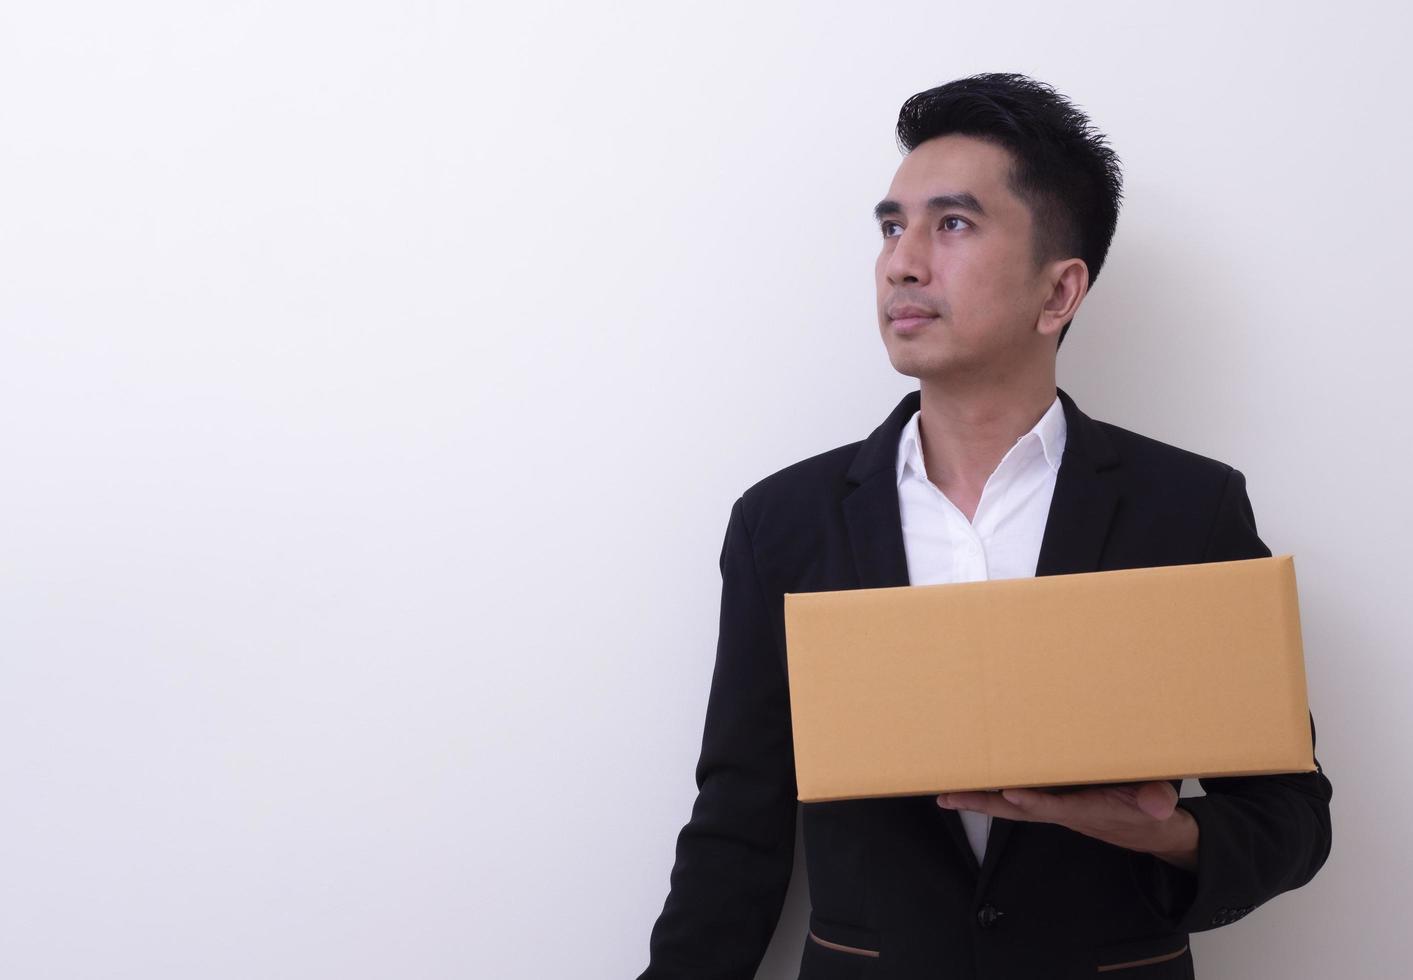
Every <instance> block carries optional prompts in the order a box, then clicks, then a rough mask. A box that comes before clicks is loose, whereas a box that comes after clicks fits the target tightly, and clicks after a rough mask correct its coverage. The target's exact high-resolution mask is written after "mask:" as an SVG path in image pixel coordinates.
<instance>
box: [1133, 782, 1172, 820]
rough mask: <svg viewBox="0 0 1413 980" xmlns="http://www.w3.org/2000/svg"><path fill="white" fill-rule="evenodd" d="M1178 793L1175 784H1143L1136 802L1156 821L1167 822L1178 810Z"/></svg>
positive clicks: (1139, 788)
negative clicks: (1174, 787)
mask: <svg viewBox="0 0 1413 980" xmlns="http://www.w3.org/2000/svg"><path fill="white" fill-rule="evenodd" d="M1177 801H1178V793H1177V790H1175V789H1173V784H1172V783H1169V782H1166V781H1162V782H1152V783H1143V784H1142V785H1141V786H1139V787H1138V792H1137V795H1136V798H1135V802H1136V803H1137V804H1138V808H1139V809H1140V810H1142V811H1143V812H1144V813H1146V814H1148V815H1149V816H1150V817H1152V818H1153V819H1154V820H1166V819H1168V818H1169V817H1171V816H1172V815H1173V811H1174V810H1175V809H1177Z"/></svg>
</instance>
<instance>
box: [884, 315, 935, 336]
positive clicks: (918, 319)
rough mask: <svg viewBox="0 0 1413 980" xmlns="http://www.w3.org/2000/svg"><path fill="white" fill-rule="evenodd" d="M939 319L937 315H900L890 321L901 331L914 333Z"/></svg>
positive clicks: (894, 327) (895, 328)
mask: <svg viewBox="0 0 1413 980" xmlns="http://www.w3.org/2000/svg"><path fill="white" fill-rule="evenodd" d="M935 319H937V317H935V316H900V317H897V318H895V319H893V320H891V321H890V322H891V323H892V324H893V329H894V330H896V331H898V332H899V333H912V332H914V331H916V330H920V329H921V328H922V327H924V326H926V325H927V324H929V323H931V322H932V321H933V320H935Z"/></svg>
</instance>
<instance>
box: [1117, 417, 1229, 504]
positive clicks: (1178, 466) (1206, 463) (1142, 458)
mask: <svg viewBox="0 0 1413 980" xmlns="http://www.w3.org/2000/svg"><path fill="white" fill-rule="evenodd" d="M1095 424H1096V425H1098V426H1099V427H1100V428H1101V429H1103V430H1104V434H1105V435H1106V436H1107V437H1108V438H1109V441H1110V442H1111V443H1113V446H1114V449H1115V450H1116V451H1117V452H1118V454H1119V459H1120V461H1121V463H1122V465H1124V466H1126V467H1132V468H1133V470H1134V471H1135V472H1140V473H1142V472H1147V471H1151V472H1154V473H1157V474H1160V475H1162V476H1164V477H1165V478H1168V479H1176V480H1178V481H1180V482H1184V483H1195V484H1199V485H1211V484H1215V485H1216V486H1217V487H1218V488H1221V487H1224V486H1225V485H1226V481H1227V478H1228V476H1229V475H1230V473H1231V471H1232V469H1233V467H1232V465H1231V464H1230V463H1226V462H1223V461H1222V460H1220V459H1214V458H1212V457H1211V456H1204V455H1202V454H1201V453H1197V452H1193V451H1192V450H1190V449H1184V448H1182V447H1181V446H1174V445H1172V444H1171V443H1167V442H1161V441H1159V440H1157V439H1154V438H1153V437H1152V436H1145V435H1143V434H1142V433H1139V432H1134V431H1132V430H1131V429H1125V428H1122V427H1121V426H1117V425H1114V424H1112V423H1110V422H1097V421H1096V422H1095Z"/></svg>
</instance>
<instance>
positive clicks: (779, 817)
mask: <svg viewBox="0 0 1413 980" xmlns="http://www.w3.org/2000/svg"><path fill="white" fill-rule="evenodd" d="M720 565H721V577H722V586H721V620H720V628H719V632H718V636H717V647H716V666H715V668H714V670H713V673H712V679H711V692H710V694H709V696H708V699H707V709H706V722H705V726H704V729H703V734H702V748H701V755H700V757H699V760H698V762H697V767H696V783H697V798H696V802H695V804H694V805H693V807H692V815H691V818H690V820H689V821H688V822H687V824H686V825H685V826H684V827H683V828H682V830H681V832H680V833H679V834H678V837H677V854H676V863H675V864H674V866H673V868H672V875H671V882H670V890H669V893H668V896H667V900H666V902H665V903H664V905H663V909H662V913H661V914H660V915H659V916H658V919H657V922H656V923H655V924H654V926H653V929H652V934H651V937H650V939H649V963H648V967H647V969H646V971H644V972H643V973H642V974H641V975H640V977H639V980H667V978H685V977H692V978H694V980H695V978H714V980H715V978H721V980H727V978H730V980H752V978H753V977H754V976H755V973H756V969H757V967H758V966H759V965H760V961H761V959H762V958H763V956H764V955H765V951H766V947H767V946H768V945H769V943H770V939H771V936H772V935H773V934H774V931H775V927H776V925H777V924H778V922H779V920H780V912H781V908H782V906H783V905H784V902H785V893H786V891H787V889H788V887H789V884H790V873H791V870H792V868H793V867H794V851H795V822H796V809H797V806H798V803H797V799H796V795H797V794H796V787H795V755H794V742H793V737H792V730H791V724H790V701H789V690H788V687H787V684H786V676H785V662H784V655H783V650H782V649H781V648H780V642H781V641H779V640H777V638H776V634H775V631H774V627H773V625H772V624H773V620H772V618H771V616H770V615H769V607H768V606H767V602H768V601H771V598H773V597H767V596H766V594H765V593H764V591H763V589H762V586H761V582H760V579H759V577H758V575H757V571H756V562H755V556H754V553H753V548H752V544H751V537H750V532H749V530H748V528H747V521H746V513H745V499H744V497H743V498H740V499H738V500H737V501H736V503H735V505H734V506H733V507H732V509H731V517H730V520H729V521H728V523H727V527H726V540H725V542H724V543H723V545H722V549H721V559H720Z"/></svg>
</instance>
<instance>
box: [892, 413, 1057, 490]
mask: <svg viewBox="0 0 1413 980" xmlns="http://www.w3.org/2000/svg"><path fill="white" fill-rule="evenodd" d="M921 417H922V409H918V410H917V411H916V412H914V413H913V415H912V418H910V419H908V424H907V425H905V426H903V432H902V435H900V436H899V437H898V464H897V480H898V482H899V483H902V482H903V475H904V474H905V473H906V472H907V468H908V466H909V465H911V466H912V469H913V472H915V473H918V474H921V475H924V476H925V475H926V473H927V469H926V467H925V466H924V465H923V460H922V440H921V439H920V438H919V436H920V430H919V428H918V419H920V418H921ZM1067 435H1068V427H1067V426H1066V424H1065V408H1064V405H1062V404H1061V403H1060V396H1059V395H1058V394H1057V395H1056V396H1055V400H1054V401H1053V402H1051V403H1050V407H1049V408H1048V409H1046V410H1045V414H1044V415H1042V416H1040V421H1038V422H1036V423H1035V425H1033V426H1032V427H1031V429H1030V431H1029V432H1027V433H1026V434H1025V435H1023V436H1021V437H1020V438H1019V439H1017V440H1016V442H1017V444H1019V443H1021V442H1024V441H1026V440H1027V439H1038V440H1039V441H1040V447H1041V449H1042V450H1044V453H1045V462H1046V463H1048V464H1049V465H1050V469H1051V470H1053V471H1055V472H1059V469H1060V459H1061V458H1062V457H1063V456H1064V454H1065V437H1066V436H1067Z"/></svg>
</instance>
